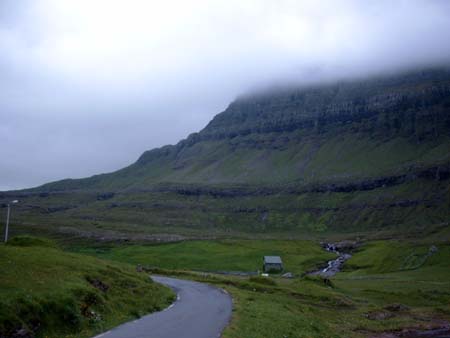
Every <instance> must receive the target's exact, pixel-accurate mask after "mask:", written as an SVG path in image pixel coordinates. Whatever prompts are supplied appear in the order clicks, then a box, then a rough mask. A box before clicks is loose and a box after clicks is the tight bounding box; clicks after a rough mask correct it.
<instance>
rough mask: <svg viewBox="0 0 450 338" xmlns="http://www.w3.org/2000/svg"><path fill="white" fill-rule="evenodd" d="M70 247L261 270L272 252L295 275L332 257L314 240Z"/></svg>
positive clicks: (150, 261)
mask: <svg viewBox="0 0 450 338" xmlns="http://www.w3.org/2000/svg"><path fill="white" fill-rule="evenodd" d="M73 250H76V251H77V252H80V253H87V254H92V255H95V256H97V257H99V258H104V259H110V260H115V261H119V262H125V263H131V264H141V265H143V266H150V267H160V268H164V269H175V270H176V269H185V270H197V271H210V272H217V271H242V272H256V271H258V270H259V271H261V270H262V259H263V256H270V255H276V256H281V258H282V260H283V264H284V268H285V271H289V272H292V273H294V274H297V275H299V274H304V273H305V272H307V271H310V270H312V269H314V268H316V267H317V266H318V265H321V264H325V263H326V261H327V260H329V259H333V258H334V257H335V255H334V254H332V253H329V252H326V251H324V250H323V249H322V248H321V247H320V245H319V244H317V243H316V242H313V241H293V240H292V241H289V240H284V241H281V240H220V241H184V242H178V243H170V244H160V245H122V246H106V245H104V246H100V247H97V248H86V247H78V248H73Z"/></svg>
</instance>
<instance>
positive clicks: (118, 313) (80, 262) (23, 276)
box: [0, 237, 174, 338]
mask: <svg viewBox="0 0 450 338" xmlns="http://www.w3.org/2000/svg"><path fill="white" fill-rule="evenodd" d="M0 266H1V267H2V268H1V270H2V271H1V273H2V276H1V278H0V336H1V337H5V338H8V337H19V336H20V337H34V336H36V337H48V338H52V337H53V338H62V337H79V338H81V337H91V336H93V335H94V334H95V333H99V332H102V331H105V330H107V329H109V328H111V327H114V326H116V325H118V324H120V323H122V322H125V321H128V320H131V319H133V318H136V317H139V316H140V315H143V314H146V313H150V312H153V311H157V310H161V309H163V308H164V307H166V306H168V305H169V304H170V303H171V302H172V300H173V299H174V295H173V293H172V291H171V290H169V289H168V288H165V287H163V286H160V285H158V284H155V283H153V282H152V281H151V280H150V279H149V278H148V276H147V275H143V274H138V273H136V272H135V271H134V270H133V267H132V266H129V265H126V264H119V263H114V262H105V261H102V260H99V259H96V258H94V257H89V256H84V255H78V254H74V253H67V252H63V251H61V250H60V249H58V248H57V247H56V246H55V244H54V243H53V242H50V241H48V240H41V239H36V238H31V237H21V238H15V239H12V240H11V241H10V242H9V243H8V244H7V245H0Z"/></svg>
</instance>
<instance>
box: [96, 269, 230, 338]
mask: <svg viewBox="0 0 450 338" xmlns="http://www.w3.org/2000/svg"><path fill="white" fill-rule="evenodd" d="M152 278H153V280H154V281H155V282H158V283H162V284H165V285H167V286H169V287H171V288H172V289H174V290H175V291H176V292H177V295H178V298H177V301H176V302H175V303H174V304H172V305H171V306H170V307H169V308H167V309H165V310H163V311H161V312H157V313H153V314H150V315H147V316H145V317H142V318H140V319H138V320H135V321H133V322H129V323H126V324H123V325H120V326H118V327H116V328H115V329H112V330H111V331H108V332H105V333H102V334H100V335H98V336H96V337H94V338H100V337H102V338H217V337H220V334H221V332H222V330H223V329H224V328H225V326H226V325H227V324H228V321H229V320H230V317H231V310H232V301H231V297H230V296H229V295H228V294H226V293H225V292H224V291H222V290H220V289H217V288H214V287H211V286H209V285H206V284H202V283H197V282H192V281H187V280H181V279H175V278H169V277H159V276H158V277H156V276H154V277H152Z"/></svg>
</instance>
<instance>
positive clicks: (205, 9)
mask: <svg viewBox="0 0 450 338" xmlns="http://www.w3.org/2000/svg"><path fill="white" fill-rule="evenodd" d="M449 32H450V1H447V0H360V1H356V0H348V1H346V0H340V1H334V0H329V1H326V0H323V1H321V0H311V1H301V0H293V1H289V0H272V1H264V0H260V1H252V0H224V1H214V0H208V1H206V0H205V1H189V0H179V1H172V0H160V1H152V0H142V1H138V0H0V156H1V162H0V190H6V189H16V188H25V187H31V186H36V185H40V184H43V183H46V182H49V181H53V180H58V179H62V178H67V177H72V178H76V177H84V176H89V175H92V174H98V173H102V172H109V171H113V170H116V169H119V168H121V167H123V166H126V165H128V164H130V163H132V162H134V161H135V160H136V159H137V158H138V156H139V155H140V154H141V153H142V152H143V151H145V150H148V149H151V148H154V147H158V146H162V145H165V144H173V143H176V142H178V141H179V140H180V139H182V138H185V137H186V136H187V135H188V134H190V133H191V132H195V131H199V130H200V129H201V128H203V127H204V126H205V125H206V124H207V122H208V121H209V120H210V119H211V118H212V117H213V116H214V115H215V114H217V113H219V112H220V111H222V110H224V109H225V108H226V106H227V105H228V103H229V102H230V101H231V100H232V99H233V98H235V97H236V96H238V95H239V94H242V93H243V92H246V91H248V90H252V89H254V88H258V87H259V86H266V85H268V84H270V83H273V82H280V81H281V82H283V81H298V82H309V81H316V80H317V79H324V78H327V79H329V78H331V79H333V78H339V77H342V76H348V75H350V76H359V75H365V74H370V73H376V72H379V71H391V70H396V69H403V68H408V67H411V66H423V65H427V64H435V63H441V62H445V61H448V60H449V59H450V43H449V41H450V33H449Z"/></svg>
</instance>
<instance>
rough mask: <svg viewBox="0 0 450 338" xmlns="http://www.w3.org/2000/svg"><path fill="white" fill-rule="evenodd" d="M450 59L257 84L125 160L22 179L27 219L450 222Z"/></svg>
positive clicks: (344, 225) (341, 228)
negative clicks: (384, 71) (409, 68)
mask: <svg viewBox="0 0 450 338" xmlns="http://www.w3.org/2000/svg"><path fill="white" fill-rule="evenodd" d="M449 135H450V71H449V70H448V69H440V70H427V71H417V72H411V73H408V74H400V75H399V74H397V75H392V76H385V77H379V78H374V79H366V80H358V81H348V82H340V83H335V84H328V85H322V86H316V87H310V88H304V87H303V88H284V89H279V90H277V91H272V92H265V93H260V94H255V95H251V96H244V97H241V98H239V99H237V100H236V101H235V102H233V103H231V104H230V106H229V107H228V108H227V109H226V110H225V111H224V112H222V113H220V114H218V115H217V116H216V117H215V118H214V119H213V120H212V121H211V122H210V123H209V124H208V125H207V126H206V127H205V128H204V129H203V130H201V131H200V132H198V133H194V134H192V135H190V136H189V137H188V138H187V139H185V140H182V141H180V142H179V143H178V144H176V145H173V146H165V147H162V148H159V149H153V150H150V151H147V152H145V153H144V154H143V155H142V156H141V157H140V158H139V159H138V160H137V161H136V162H135V163H134V164H132V165H130V166H128V167H126V168H124V169H121V170H118V171H116V172H113V173H109V174H103V175H96V176H93V177H90V178H86V179H78V180H63V181H59V182H53V183H49V184H46V185H44V186H41V187H38V188H35V189H30V190H26V191H19V192H9V193H3V194H0V202H3V203H5V202H6V201H8V200H10V199H12V198H17V199H20V200H21V201H22V203H21V204H19V205H17V209H16V210H17V211H16V216H15V217H16V218H15V220H16V221H17V222H18V223H19V224H18V225H16V227H14V229H16V230H17V231H19V233H20V232H21V231H22V232H23V231H32V230H33V227H34V226H36V225H37V224H39V227H44V228H45V229H47V230H48V231H49V232H50V233H59V234H63V235H67V234H71V235H77V236H82V237H94V238H105V237H106V238H115V239H118V238H123V239H131V240H132V239H135V238H137V237H140V238H143V237H145V236H150V237H151V236H154V235H155V234H160V233H164V234H167V233H172V234H173V233H177V234H183V235H188V236H194V237H199V236H201V235H205V234H207V236H219V235H223V234H225V235H230V234H234V235H241V234H242V233H246V234H249V233H250V234H265V233H277V234H279V233H284V234H285V235H286V236H289V235H296V236H303V235H304V234H313V235H315V236H327V235H328V234H330V233H331V234H332V233H339V232H340V233H350V232H351V233H355V232H360V233H376V234H381V235H382V236H384V235H386V234H397V235H398V234H405V233H411V234H413V235H414V236H423V235H427V236H428V235H430V234H431V233H433V232H434V233H436V232H439V231H444V232H445V231H447V230H445V229H443V228H445V227H448V226H449V223H448V222H449V218H448V212H447V209H448V205H449V203H450V190H449V186H450V151H449V149H450V137H449Z"/></svg>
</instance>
